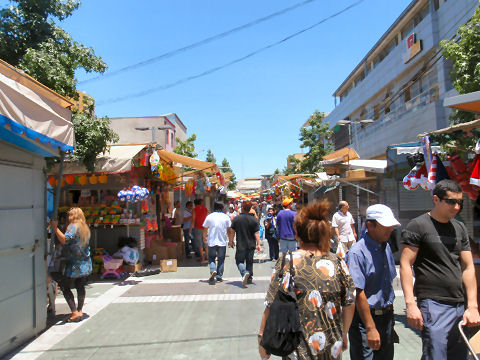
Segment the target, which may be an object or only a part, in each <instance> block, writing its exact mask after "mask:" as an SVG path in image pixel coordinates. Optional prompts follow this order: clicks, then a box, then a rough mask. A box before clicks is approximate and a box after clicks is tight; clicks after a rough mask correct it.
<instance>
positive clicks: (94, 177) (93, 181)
mask: <svg viewBox="0 0 480 360" xmlns="http://www.w3.org/2000/svg"><path fill="white" fill-rule="evenodd" d="M88 181H89V182H90V184H92V185H95V184H97V182H98V178H97V177H96V176H95V174H93V175H92V176H90V178H89V179H88Z"/></svg>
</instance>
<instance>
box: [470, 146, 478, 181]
mask: <svg viewBox="0 0 480 360" xmlns="http://www.w3.org/2000/svg"><path fill="white" fill-rule="evenodd" d="M475 153H476V155H475V159H473V170H472V174H471V175H470V184H471V185H476V186H480V140H478V141H477V145H476V146H475Z"/></svg>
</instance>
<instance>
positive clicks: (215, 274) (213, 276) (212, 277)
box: [208, 271, 217, 282]
mask: <svg viewBox="0 0 480 360" xmlns="http://www.w3.org/2000/svg"><path fill="white" fill-rule="evenodd" d="M215 276H217V272H216V271H214V272H212V273H211V274H210V279H208V281H209V282H214V281H215Z"/></svg>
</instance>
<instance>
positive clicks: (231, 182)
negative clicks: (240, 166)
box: [222, 158, 237, 190]
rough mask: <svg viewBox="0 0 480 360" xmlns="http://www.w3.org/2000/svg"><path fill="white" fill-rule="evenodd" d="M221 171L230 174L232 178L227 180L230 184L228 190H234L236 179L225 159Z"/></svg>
mask: <svg viewBox="0 0 480 360" xmlns="http://www.w3.org/2000/svg"><path fill="white" fill-rule="evenodd" d="M222 171H223V172H224V173H227V172H229V173H232V176H231V177H230V180H229V181H230V183H229V184H228V190H235V189H236V188H237V178H236V176H235V173H234V172H233V170H232V168H231V166H230V163H229V162H228V160H227V158H223V160H222Z"/></svg>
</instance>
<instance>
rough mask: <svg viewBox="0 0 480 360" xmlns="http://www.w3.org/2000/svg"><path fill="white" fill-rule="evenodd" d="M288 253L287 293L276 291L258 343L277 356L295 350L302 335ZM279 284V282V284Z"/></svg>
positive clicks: (291, 261) (291, 259)
mask: <svg viewBox="0 0 480 360" xmlns="http://www.w3.org/2000/svg"><path fill="white" fill-rule="evenodd" d="M289 254H290V282H289V288H288V293H285V292H283V291H281V290H280V289H279V290H278V291H277V294H276V295H275V299H274V300H273V302H272V304H271V305H270V314H269V315H268V318H267V321H266V323H265V328H264V331H263V336H262V340H261V342H260V345H261V346H262V347H263V348H264V349H265V350H266V351H267V352H268V353H269V354H273V355H277V356H287V355H289V354H291V353H292V352H294V351H295V349H296V348H297V347H298V345H299V344H300V341H301V339H302V337H303V333H302V328H301V325H300V317H299V315H298V306H297V295H296V294H295V285H294V275H295V270H294V268H293V257H292V253H291V252H289ZM285 257H286V254H285V255H284V256H283V259H282V267H281V270H280V271H281V273H280V282H281V281H282V278H283V275H284V271H283V267H284V265H285ZM280 286H281V284H280Z"/></svg>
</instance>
